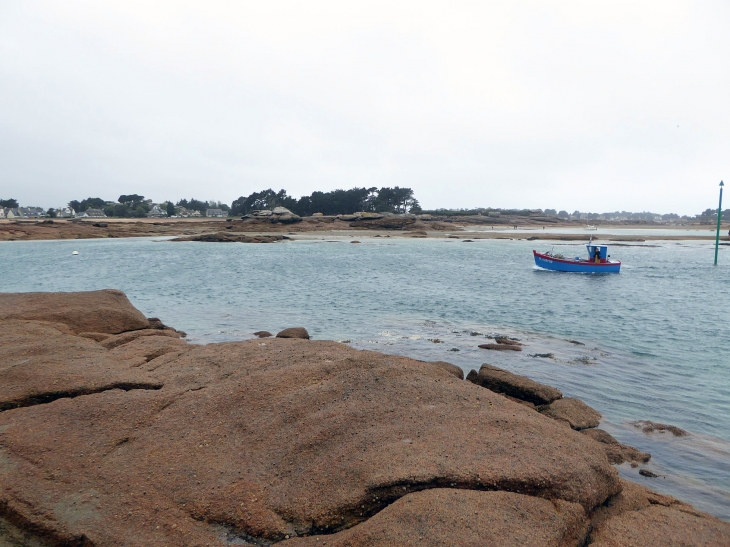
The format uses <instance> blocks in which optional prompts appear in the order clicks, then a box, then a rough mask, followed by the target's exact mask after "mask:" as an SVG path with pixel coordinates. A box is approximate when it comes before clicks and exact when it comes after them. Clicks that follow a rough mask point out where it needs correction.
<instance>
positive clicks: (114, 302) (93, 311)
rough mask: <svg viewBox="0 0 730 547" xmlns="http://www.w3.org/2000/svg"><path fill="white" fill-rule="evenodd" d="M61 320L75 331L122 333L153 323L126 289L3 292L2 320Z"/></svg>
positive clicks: (0, 313) (0, 296)
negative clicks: (134, 304)
mask: <svg viewBox="0 0 730 547" xmlns="http://www.w3.org/2000/svg"><path fill="white" fill-rule="evenodd" d="M5 319H30V320H35V321H47V322H51V323H61V324H63V325H65V326H66V327H67V328H68V329H70V331H71V332H73V333H75V334H78V333H80V332H99V333H106V334H118V333H120V332H126V331H131V330H138V329H146V328H149V326H150V324H149V321H148V320H147V318H146V317H145V316H144V314H142V313H141V312H140V311H139V310H137V309H136V308H135V307H134V306H132V304H131V303H130V302H129V300H128V299H127V296H126V295H125V294H124V293H123V292H122V291H117V290H112V289H106V290H102V291H90V292H76V293H48V292H36V293H0V320H5Z"/></svg>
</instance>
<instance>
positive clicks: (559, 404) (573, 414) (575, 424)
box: [538, 397, 601, 430]
mask: <svg viewBox="0 0 730 547" xmlns="http://www.w3.org/2000/svg"><path fill="white" fill-rule="evenodd" d="M538 410H539V411H540V412H541V413H542V414H544V415H545V416H550V417H551V418H553V419H554V420H563V421H565V422H567V423H568V424H569V425H570V427H572V428H573V429H576V430H581V429H588V428H589V427H598V424H599V423H601V413H600V412H598V411H597V410H594V409H592V408H591V407H589V406H588V405H587V404H585V403H584V402H583V401H581V400H580V399H574V398H573V397H565V398H561V399H558V400H556V401H553V402H552V403H550V404H549V405H544V406H541V407H539V408H538Z"/></svg>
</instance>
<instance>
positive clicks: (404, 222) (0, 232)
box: [0, 215, 730, 243]
mask: <svg viewBox="0 0 730 547" xmlns="http://www.w3.org/2000/svg"><path fill="white" fill-rule="evenodd" d="M294 217H295V218H294V219H293V220H291V219H283V218H282V219H281V220H280V219H278V218H277V217H276V216H275V215H274V216H270V217H260V218H256V217H252V218H244V219H240V218H236V219H205V218H204V219H174V218H167V219H141V220H140V219H116V218H108V219H84V220H82V219H73V220H65V219H55V220H53V219H46V220H15V221H8V220H0V241H30V240H53V239H98V238H129V237H180V238H185V239H187V240H199V241H237V242H250V243H270V242H275V241H281V240H283V239H284V238H282V237H275V236H286V238H290V239H311V238H316V237H324V236H327V235H342V236H347V235H357V234H362V235H365V234H367V235H370V236H380V237H388V236H389V237H406V238H452V239H464V240H466V239H468V240H480V239H528V238H530V239H534V240H550V241H588V239H589V238H590V237H591V236H592V237H593V238H594V239H596V238H603V239H604V240H607V241H613V242H627V243H636V242H644V241H651V240H660V239H661V240H700V241H701V240H707V241H711V240H712V241H714V239H715V235H714V232H712V230H710V227H708V226H700V225H691V226H677V227H672V226H665V225H661V224H655V223H649V222H647V223H643V224H628V223H627V224H611V227H618V228H622V229H629V230H630V229H642V230H647V229H652V228H656V229H661V230H662V231H663V233H662V234H656V235H651V234H649V235H645V234H644V235H641V236H632V235H621V236H615V235H608V236H604V235H600V234H598V233H596V232H592V231H588V230H585V231H582V232H580V233H565V230H564V229H565V228H572V229H575V230H576V231H580V230H581V229H582V228H583V226H584V225H582V224H580V223H578V222H554V221H551V222H547V221H546V220H545V219H542V218H536V219H533V218H529V217H514V218H506V217H505V218H501V219H500V218H492V217H478V216H473V217H431V216H430V215H418V216H417V215H387V216H383V215H372V216H364V217H358V216H356V215H337V216H329V217H325V216H311V217H304V218H299V217H296V216H295V215H294ZM474 228H476V229H477V230H476V231H474ZM510 229H515V230H522V231H515V232H514V233H510V232H509V230H510ZM526 229H529V230H530V231H529V232H526V231H524V230H526ZM688 229H689V230H692V231H693V233H690V234H688V233H685V232H686V230H688ZM556 230H557V231H556ZM673 230H676V231H677V234H676V235H674V234H672V233H671V231H673ZM680 230H682V233H680ZM667 231H669V232H670V233H667ZM721 233H722V234H723V235H722V236H721V238H720V239H721V241H722V242H723V243H727V242H730V237H729V236H727V235H726V234H727V227H724V228H723V231H722V232H721Z"/></svg>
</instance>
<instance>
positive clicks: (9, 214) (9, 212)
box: [5, 209, 23, 219]
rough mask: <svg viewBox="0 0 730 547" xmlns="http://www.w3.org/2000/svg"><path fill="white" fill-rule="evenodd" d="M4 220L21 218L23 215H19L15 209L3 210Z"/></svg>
mask: <svg viewBox="0 0 730 547" xmlns="http://www.w3.org/2000/svg"><path fill="white" fill-rule="evenodd" d="M5 218H7V219H12V218H23V215H21V214H20V211H18V210H17V209H5Z"/></svg>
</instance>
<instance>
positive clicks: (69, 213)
mask: <svg viewBox="0 0 730 547" xmlns="http://www.w3.org/2000/svg"><path fill="white" fill-rule="evenodd" d="M74 216H76V211H74V210H73V209H72V208H71V207H59V208H58V209H56V217H58V218H71V217H74Z"/></svg>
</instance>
